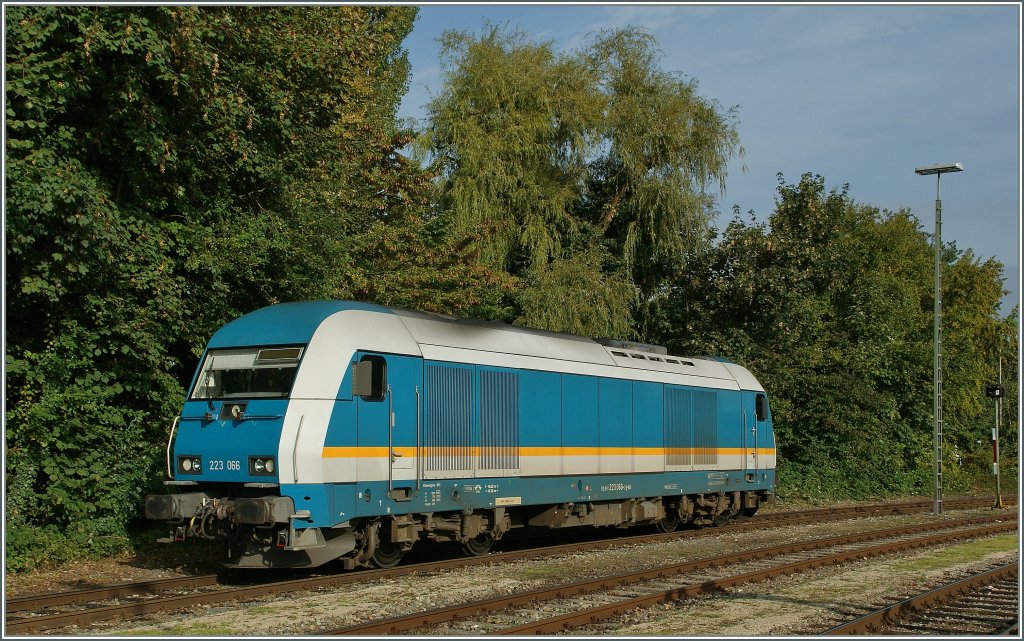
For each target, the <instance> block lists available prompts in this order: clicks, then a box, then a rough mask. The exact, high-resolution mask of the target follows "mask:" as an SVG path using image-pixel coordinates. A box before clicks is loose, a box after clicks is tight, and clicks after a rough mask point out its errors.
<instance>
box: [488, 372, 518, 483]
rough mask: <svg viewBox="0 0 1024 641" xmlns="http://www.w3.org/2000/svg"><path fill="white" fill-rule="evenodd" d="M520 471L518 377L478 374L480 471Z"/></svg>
mask: <svg viewBox="0 0 1024 641" xmlns="http://www.w3.org/2000/svg"><path fill="white" fill-rule="evenodd" d="M518 468H519V375H518V374H512V373H510V372H492V371H487V370H485V371H482V372H480V469H483V470H496V469H518Z"/></svg>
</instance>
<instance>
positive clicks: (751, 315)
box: [650, 174, 1015, 498]
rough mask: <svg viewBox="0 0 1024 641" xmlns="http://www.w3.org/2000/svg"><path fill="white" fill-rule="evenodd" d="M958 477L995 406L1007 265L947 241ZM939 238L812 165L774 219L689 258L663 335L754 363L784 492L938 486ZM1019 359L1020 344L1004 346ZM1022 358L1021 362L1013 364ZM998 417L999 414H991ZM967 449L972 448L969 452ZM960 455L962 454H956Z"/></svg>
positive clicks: (842, 493)
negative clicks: (767, 404) (990, 395)
mask: <svg viewBox="0 0 1024 641" xmlns="http://www.w3.org/2000/svg"><path fill="white" fill-rule="evenodd" d="M944 255H945V256H946V257H947V259H948V263H949V264H948V265H947V267H946V270H947V271H946V273H947V274H948V276H947V278H946V279H945V281H944V286H943V294H944V296H943V297H944V305H945V306H946V311H945V313H944V317H943V325H944V334H945V336H944V355H945V362H944V368H945V369H944V376H945V380H946V385H945V388H944V397H945V398H944V404H943V407H944V419H945V421H944V424H945V430H944V432H945V443H946V450H945V453H944V454H945V456H944V458H945V459H947V460H945V469H946V474H945V478H944V481H945V483H944V484H945V486H946V488H947V491H950V492H952V491H957V490H961V491H963V490H966V489H967V488H968V487H969V485H970V484H971V481H970V479H972V478H973V477H974V475H975V474H976V468H977V462H976V457H974V456H972V454H973V453H975V452H978V451H980V450H984V449H985V448H986V447H987V446H988V440H987V439H986V440H984V442H983V443H979V442H978V435H979V434H982V433H983V432H984V431H985V430H986V428H985V427H984V425H985V421H986V417H989V420H990V417H991V410H992V408H991V403H990V402H986V399H984V397H983V390H984V384H985V382H986V381H989V382H990V381H991V380H994V368H995V358H994V350H995V349H996V346H997V345H998V340H997V339H996V336H997V335H1001V336H1002V339H1003V340H1006V338H1007V336H1008V335H1012V334H1010V333H1009V330H1010V328H1011V325H1010V324H1007V322H1006V321H1004V320H1002V319H1000V318H999V316H998V305H999V300H1000V298H1001V296H1002V287H1001V282H1002V281H1001V279H1002V274H1001V267H1000V265H999V264H998V263H996V262H995V261H986V262H984V263H981V262H979V261H977V260H976V259H975V258H974V257H973V255H972V254H971V253H970V252H967V253H964V254H960V253H959V252H957V251H956V250H955V248H952V247H949V248H946V250H945V251H944ZM932 260H933V255H932V252H931V248H930V246H929V242H928V237H927V235H926V234H925V233H924V232H923V231H922V230H921V228H920V224H919V223H918V222H917V220H916V219H914V218H913V217H912V216H911V215H910V214H909V213H908V212H905V211H901V212H895V213H893V212H879V211H878V210H877V209H875V208H872V207H869V206H866V205H861V204H858V203H855V202H854V201H853V200H852V199H850V197H849V196H848V194H847V190H846V188H845V187H844V188H843V189H841V190H839V189H832V190H830V191H828V192H826V190H825V186H824V179H822V178H821V177H820V176H811V175H810V174H805V175H804V176H803V177H802V178H801V180H800V182H799V183H798V184H796V185H787V184H785V183H784V182H783V181H782V180H781V176H780V183H779V196H778V199H777V207H776V210H775V212H774V213H773V214H772V216H771V217H770V219H769V221H768V222H767V223H765V224H746V223H744V222H742V221H741V220H740V219H739V218H737V219H736V220H734V221H733V222H732V223H731V224H730V225H729V227H728V228H727V229H726V231H725V233H724V236H723V238H722V240H721V242H720V243H719V244H718V245H717V246H716V247H715V248H714V249H713V250H711V251H708V252H706V253H702V254H694V255H692V256H691V257H690V258H689V260H688V261H687V262H685V263H683V264H682V265H681V266H680V267H679V270H678V272H677V276H676V278H675V282H674V283H673V285H672V286H671V287H670V288H667V289H665V290H664V291H663V292H662V295H661V296H660V297H659V299H658V300H657V302H656V303H655V305H654V310H655V312H654V315H655V317H656V321H655V322H654V323H652V325H651V328H650V330H651V336H652V338H654V340H656V341H660V342H663V343H664V344H666V345H668V346H670V349H672V350H673V351H676V352H682V353H715V354H720V355H724V356H727V357H732V358H734V359H736V360H738V361H739V362H741V363H743V364H744V365H746V366H748V367H749V368H750V369H752V370H753V371H754V372H755V374H756V375H757V376H758V377H759V379H760V380H761V381H763V383H764V385H765V387H766V388H767V389H768V391H769V393H770V394H771V398H772V414H773V417H774V419H775V427H776V435H777V440H778V444H779V459H780V464H779V478H780V487H781V488H782V489H781V490H780V491H781V492H783V493H787V492H788V493H790V494H792V495H797V496H832V497H843V498H847V497H863V496H875V495H879V496H880V495H891V494H897V493H907V492H922V491H923V492H927V491H928V489H929V488H930V487H931V486H932V480H931V469H932V462H931V451H932V448H931V445H932V438H931V437H932V413H931V410H932V393H931V370H932V333H931V328H932V313H931V312H932V306H933V300H932V291H933V287H934V281H933V280H932V273H933V270H932ZM1004 353H1005V354H1006V357H1007V358H1009V357H1010V355H1009V350H1007V351H1006V352H1004ZM1014 367H1015V366H1014ZM990 425H991V424H990V423H989V426H990ZM958 453H959V455H960V456H959V457H958ZM958 458H959V459H960V461H961V462H960V463H958V462H957V461H958Z"/></svg>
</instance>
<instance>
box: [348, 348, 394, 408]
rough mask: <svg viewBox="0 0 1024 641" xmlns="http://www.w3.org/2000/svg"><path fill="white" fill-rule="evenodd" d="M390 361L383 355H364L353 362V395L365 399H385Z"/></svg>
mask: <svg viewBox="0 0 1024 641" xmlns="http://www.w3.org/2000/svg"><path fill="white" fill-rule="evenodd" d="M387 369H388V362H387V361H386V360H384V357H383V356H371V355H367V356H363V357H362V358H361V359H359V362H358V363H353V364H352V395H353V396H361V397H362V398H363V400H364V401H383V400H384V397H385V396H387V389H388V383H387V373H388V372H387Z"/></svg>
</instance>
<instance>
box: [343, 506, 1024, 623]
mask: <svg viewBox="0 0 1024 641" xmlns="http://www.w3.org/2000/svg"><path fill="white" fill-rule="evenodd" d="M993 521H995V522H998V525H997V527H998V526H1005V527H1009V528H1011V529H1015V528H1016V527H1017V526H1016V521H1015V520H1014V521H1013V522H1010V523H1006V522H1003V517H1002V516H984V517H975V518H971V519H966V520H963V521H958V522H955V523H950V522H940V523H934V522H932V523H926V524H923V525H916V526H903V527H898V528H888V529H885V530H876V531H874V532H863V533H858V534H850V535H845V536H839V537H829V538H825V539H815V540H812V541H805V542H801V543H789V544H785V545H778V546H772V547H769V548H762V549H756V550H748V551H744V552H738V553H733V554H726V555H722V556H717V557H712V558H707V559H699V560H696V561H688V562H683V563H675V564H671V565H667V566H662V567H658V568H654V569H651V570H644V571H640V572H630V573H626V574H622V575H618V576H612V577H602V578H600V579H595V580H589V581H579V582H576V583H570V584H564V585H560V586H556V587H554V588H542V589H538V590H532V591H529V592H524V593H520V594H515V595H511V596H502V597H497V598H492V599H483V600H479V601H474V602H471V603H467V604H463V605H460V606H453V607H443V608H436V609H434V610H428V611H423V612H416V613H412V614H408V615H404V616H397V617H391V618H388V619H382V620H376V621H369V622H367V623H363V624H359V625H354V626H347V627H344V628H340V629H337V630H333V631H330V632H326V633H324V634H329V635H342V634H344V635H349V634H354V635H360V634H370V635H382V634H394V633H398V632H405V631H409V630H414V629H416V628H419V627H423V626H425V625H434V624H437V623H443V622H447V621H453V620H456V619H460V618H465V617H468V616H475V615H478V614H484V613H487V612H497V611H502V610H505V609H507V608H509V607H512V606H519V605H526V604H528V603H531V602H539V601H546V600H551V599H560V598H566V597H570V596H575V595H579V594H588V593H592V592H598V591H604V590H609V589H611V588H614V587H621V586H623V585H629V584H633V583H639V582H642V581H649V580H652V579H660V578H665V577H669V576H675V575H678V574H682V573H685V572H692V571H695V570H702V569H707V568H711V567H718V566H722V565H729V564H733V563H742V562H749V561H755V560H759V559H764V558H772V557H775V556H779V555H783V554H793V553H795V552H804V551H810V550H818V549H822V548H828V547H835V546H841V545H850V544H855V543H863V542H867V541H873V540H878V539H883V538H891V537H893V536H899V535H908V534H909V535H912V534H920V533H923V532H930V531H934V530H939V529H944V528H945V529H948V528H949V527H956V526H957V525H976V524H979V523H992V522H993Z"/></svg>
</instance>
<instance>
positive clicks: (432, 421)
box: [423, 365, 473, 472]
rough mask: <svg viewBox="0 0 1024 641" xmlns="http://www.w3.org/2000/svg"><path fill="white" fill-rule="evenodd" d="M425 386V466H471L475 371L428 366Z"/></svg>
mask: <svg viewBox="0 0 1024 641" xmlns="http://www.w3.org/2000/svg"><path fill="white" fill-rule="evenodd" d="M424 387H425V390H424V405H425V408H424V409H425V410H426V411H425V416H424V419H425V420H424V422H423V445H424V447H425V449H426V456H425V457H424V469H425V470H426V471H430V472H437V471H452V470H469V469H471V468H472V457H471V454H472V451H471V448H470V444H471V443H472V440H471V435H472V431H473V370H472V369H468V368H460V367H443V366H439V365H428V366H427V367H426V385H425V386H424Z"/></svg>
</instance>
